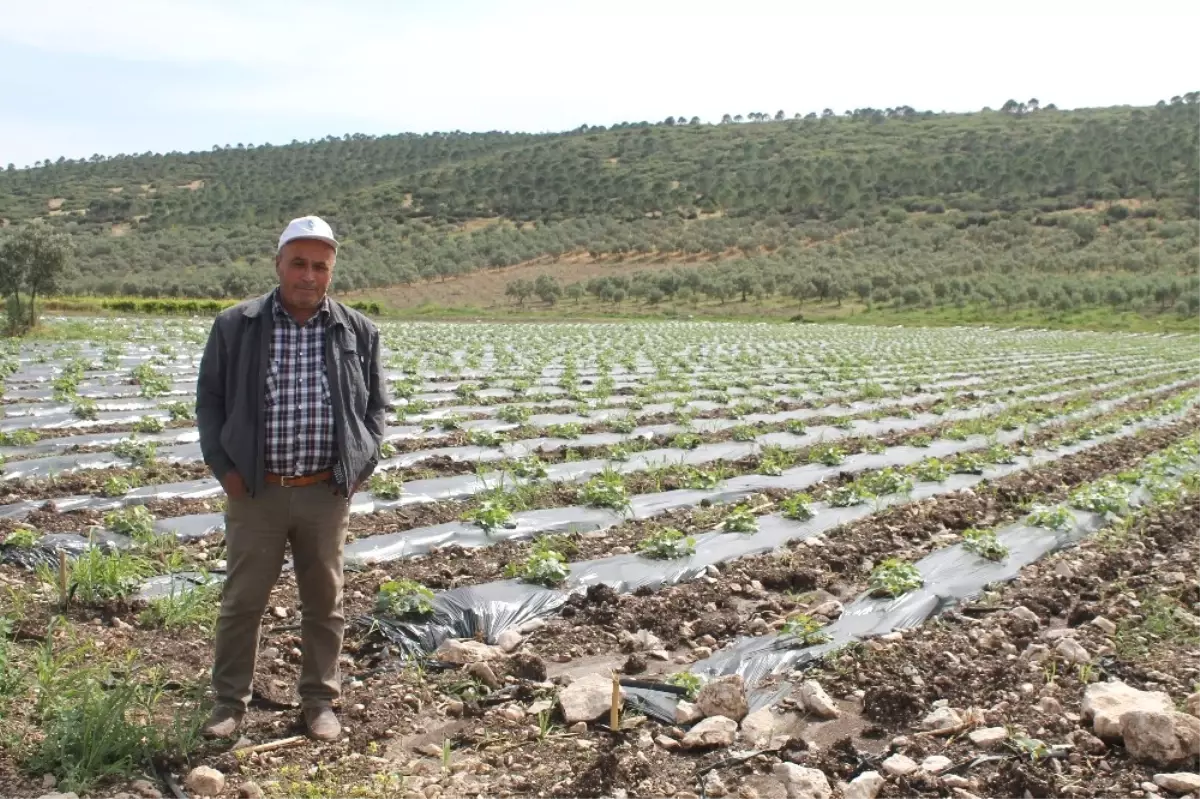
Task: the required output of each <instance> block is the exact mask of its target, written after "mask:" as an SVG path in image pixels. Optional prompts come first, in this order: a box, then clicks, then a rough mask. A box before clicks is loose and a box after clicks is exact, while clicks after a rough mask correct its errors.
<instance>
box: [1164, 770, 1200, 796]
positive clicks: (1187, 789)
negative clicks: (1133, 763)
mask: <svg viewBox="0 0 1200 799" xmlns="http://www.w3.org/2000/svg"><path fill="white" fill-rule="evenodd" d="M1154 784H1155V785H1157V786H1158V787H1159V788H1162V789H1163V790H1164V791H1170V792H1171V793H1192V792H1193V791H1200V774H1192V773H1190V772H1187V771H1181V772H1178V773H1176V774H1155V775H1154Z"/></svg>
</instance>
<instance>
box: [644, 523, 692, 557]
mask: <svg viewBox="0 0 1200 799" xmlns="http://www.w3.org/2000/svg"><path fill="white" fill-rule="evenodd" d="M637 548H638V552H640V553H641V554H642V555H644V556H646V557H647V558H652V559H654V560H672V559H674V558H686V557H688V556H689V555H694V554H695V553H696V539H695V538H693V537H692V536H685V535H684V534H683V533H681V532H680V531H678V530H674V529H669V528H668V529H666V530H659V531H658V532H655V533H651V534H650V535H648V536H646V537H645V538H643V539H642V540H641V541H640V542H638V547H637Z"/></svg>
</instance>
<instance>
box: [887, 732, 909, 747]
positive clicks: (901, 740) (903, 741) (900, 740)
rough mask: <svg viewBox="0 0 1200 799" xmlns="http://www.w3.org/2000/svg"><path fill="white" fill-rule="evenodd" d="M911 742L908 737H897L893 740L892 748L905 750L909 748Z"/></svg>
mask: <svg viewBox="0 0 1200 799" xmlns="http://www.w3.org/2000/svg"><path fill="white" fill-rule="evenodd" d="M908 744H909V740H908V736H907V735H897V736H896V737H895V738H893V739H892V743H891V746H892V748H893V749H903V748H904V747H906V746H908Z"/></svg>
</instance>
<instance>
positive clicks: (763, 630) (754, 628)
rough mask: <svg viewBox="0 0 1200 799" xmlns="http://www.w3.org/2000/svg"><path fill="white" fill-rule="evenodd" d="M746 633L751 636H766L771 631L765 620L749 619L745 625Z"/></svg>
mask: <svg viewBox="0 0 1200 799" xmlns="http://www.w3.org/2000/svg"><path fill="white" fill-rule="evenodd" d="M746 631H747V632H748V633H750V634H751V635H766V634H767V633H769V632H770V631H771V625H769V624H767V622H766V620H765V619H751V620H750V623H749V624H747V625H746Z"/></svg>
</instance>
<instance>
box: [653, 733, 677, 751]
mask: <svg viewBox="0 0 1200 799" xmlns="http://www.w3.org/2000/svg"><path fill="white" fill-rule="evenodd" d="M654 743H656V744H658V745H659V746H661V747H662V748H663V749H666V750H668V751H670V750H672V749H678V748H679V741H676V740H675V739H674V738H671V737H669V736H666V735H660V736H658V737H657V738H655V739H654Z"/></svg>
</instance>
